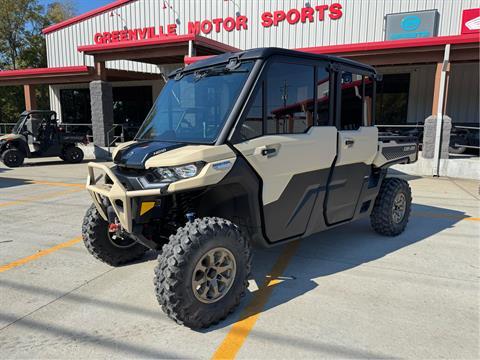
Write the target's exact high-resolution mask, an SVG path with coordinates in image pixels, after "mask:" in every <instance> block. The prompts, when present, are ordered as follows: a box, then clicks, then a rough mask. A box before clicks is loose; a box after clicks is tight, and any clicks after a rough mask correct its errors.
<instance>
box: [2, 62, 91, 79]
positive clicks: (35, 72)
mask: <svg viewBox="0 0 480 360" xmlns="http://www.w3.org/2000/svg"><path fill="white" fill-rule="evenodd" d="M89 71H90V69H89V67H88V66H66V67H57V68H36V69H20V70H4V71H0V82H1V81H2V78H7V77H8V78H22V77H32V76H42V75H48V76H56V75H58V76H60V75H77V74H83V73H85V74H88V73H89Z"/></svg>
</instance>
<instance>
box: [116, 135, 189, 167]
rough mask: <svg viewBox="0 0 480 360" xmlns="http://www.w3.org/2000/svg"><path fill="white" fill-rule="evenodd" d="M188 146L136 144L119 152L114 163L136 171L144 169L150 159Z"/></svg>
mask: <svg viewBox="0 0 480 360" xmlns="http://www.w3.org/2000/svg"><path fill="white" fill-rule="evenodd" d="M185 145H186V144H182V143H174V142H162V141H141V142H134V143H132V144H130V145H128V146H125V147H123V148H121V149H120V150H118V151H117V152H116V154H115V157H114V159H113V161H114V162H115V164H117V165H120V166H125V167H129V168H135V169H144V168H145V163H146V162H147V160H148V159H149V158H151V157H152V156H155V155H159V154H163V153H164V152H167V151H170V150H173V149H177V148H179V147H182V146H185Z"/></svg>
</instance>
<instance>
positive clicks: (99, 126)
mask: <svg viewBox="0 0 480 360" xmlns="http://www.w3.org/2000/svg"><path fill="white" fill-rule="evenodd" d="M90 105H91V109H92V132H93V142H94V145H95V155H96V156H97V157H99V158H104V157H105V154H104V153H105V150H106V149H105V148H106V147H108V146H109V145H110V144H109V142H110V141H111V140H112V139H110V138H111V137H112V136H113V133H109V131H110V130H111V129H112V128H113V91H112V84H110V83H109V82H107V81H103V80H95V81H92V82H90ZM109 135H110V138H109ZM102 148H103V149H102Z"/></svg>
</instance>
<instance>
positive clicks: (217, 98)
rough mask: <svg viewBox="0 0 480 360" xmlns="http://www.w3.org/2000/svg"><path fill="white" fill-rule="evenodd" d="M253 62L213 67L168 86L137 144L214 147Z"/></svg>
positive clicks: (184, 77)
mask: <svg viewBox="0 0 480 360" xmlns="http://www.w3.org/2000/svg"><path fill="white" fill-rule="evenodd" d="M252 66H253V62H246V63H243V64H241V65H240V66H238V67H237V68H235V69H231V70H229V69H228V68H226V67H225V66H221V67H213V68H207V69H202V70H199V71H195V72H193V73H190V74H186V75H184V76H183V77H181V78H180V79H178V80H177V79H171V80H169V81H168V82H167V84H166V85H165V87H164V89H163V90H162V92H161V94H160V96H159V97H158V99H157V101H156V102H155V104H154V105H153V108H152V110H151V111H150V113H149V114H148V115H147V118H146V119H145V121H144V123H143V125H142V127H141V128H140V130H139V132H138V134H137V140H159V141H178V142H189V143H204V144H206V143H212V142H214V141H215V139H216V138H217V137H218V135H219V133H220V131H221V129H222V127H223V125H224V123H225V121H226V119H227V117H228V115H229V113H230V111H231V109H232V108H233V105H234V104H235V102H236V101H237V98H238V95H239V94H240V91H241V89H242V88H243V86H244V85H245V82H246V80H247V78H248V75H249V73H250V71H251V69H252Z"/></svg>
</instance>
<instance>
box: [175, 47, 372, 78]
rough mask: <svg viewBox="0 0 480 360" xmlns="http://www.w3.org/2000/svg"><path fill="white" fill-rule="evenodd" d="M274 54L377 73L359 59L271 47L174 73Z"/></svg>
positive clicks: (226, 55) (214, 59) (229, 55)
mask: <svg viewBox="0 0 480 360" xmlns="http://www.w3.org/2000/svg"><path fill="white" fill-rule="evenodd" d="M274 55H282V56H289V57H296V58H302V59H309V60H318V61H328V62H333V63H341V64H345V65H348V66H352V67H356V68H361V69H363V70H366V71H368V72H371V73H373V74H376V73H377V72H376V71H375V69H374V68H373V67H372V66H370V65H366V64H363V63H360V62H357V61H353V60H348V59H344V58H341V57H337V56H330V55H318V54H311V53H307V52H303V51H296V50H288V49H282V48H276V47H269V48H257V49H250V50H245V51H240V52H235V53H233V52H228V53H224V54H220V55H217V56H212V57H210V58H208V59H204V60H200V61H197V62H195V63H193V64H190V65H188V66H187V67H185V68H183V69H178V70H177V71H174V73H173V74H175V73H178V72H180V71H183V70H186V71H191V70H195V69H200V68H203V67H210V66H215V65H219V64H224V63H227V62H228V61H229V59H231V58H232V57H237V58H239V59H240V60H256V59H267V58H269V57H271V56H274ZM173 74H172V75H173Z"/></svg>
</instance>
